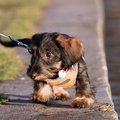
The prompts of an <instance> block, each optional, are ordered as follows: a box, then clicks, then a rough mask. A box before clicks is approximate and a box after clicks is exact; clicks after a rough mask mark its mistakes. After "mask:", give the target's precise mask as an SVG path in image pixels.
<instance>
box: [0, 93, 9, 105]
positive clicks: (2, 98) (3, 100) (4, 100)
mask: <svg viewBox="0 0 120 120" xmlns="http://www.w3.org/2000/svg"><path fill="white" fill-rule="evenodd" d="M8 101H9V98H8V96H6V95H4V94H0V104H6V103H7V102H8Z"/></svg>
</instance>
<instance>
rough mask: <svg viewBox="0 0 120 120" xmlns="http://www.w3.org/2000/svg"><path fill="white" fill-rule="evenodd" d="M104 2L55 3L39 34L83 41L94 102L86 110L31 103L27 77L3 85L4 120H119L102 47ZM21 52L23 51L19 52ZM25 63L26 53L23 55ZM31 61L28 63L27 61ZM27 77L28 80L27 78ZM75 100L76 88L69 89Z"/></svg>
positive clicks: (64, 103) (59, 0) (61, 104)
mask: <svg viewBox="0 0 120 120" xmlns="http://www.w3.org/2000/svg"><path fill="white" fill-rule="evenodd" d="M102 10H103V8H102V1H101V0H98V1H96V2H95V0H89V1H88V0H53V1H52V3H51V5H50V7H48V8H47V9H46V10H45V16H44V17H43V19H42V22H40V24H39V25H38V26H37V27H38V31H39V32H46V31H47V32H53V31H58V32H62V33H66V34H69V35H72V36H76V37H78V38H80V39H81V40H82V41H83V43H84V45H85V51H86V52H85V58H86V62H87V65H88V70H89V75H90V78H91V85H92V86H93V87H94V88H95V99H96V101H95V103H94V104H93V105H92V106H90V107H88V108H85V109H73V108H71V107H70V103H71V101H72V99H70V100H68V101H54V102H53V103H49V104H48V105H47V106H44V105H40V104H33V103H32V102H31V100H30V97H31V93H32V81H31V80H28V79H29V78H27V77H26V76H25V75H23V76H22V78H21V77H20V79H19V80H16V81H7V82H2V83H0V92H1V93H5V94H7V95H8V96H9V97H10V100H11V102H10V103H9V105H1V106H0V111H1V113H0V119H1V120H8V119H9V120H43V119H47V120H50V119H52V120H56V119H60V120H69V119H70V120H117V119H118V118H117V115H116V113H115V111H114V106H113V103H112V101H111V96H110V86H109V83H108V77H107V67H106V60H105V55H104V48H103V34H102V32H103V30H102V29H103V28H102V23H103V19H102V18H103V12H102ZM20 51H21V50H20ZM20 54H21V56H22V58H23V59H24V61H26V60H28V59H29V58H28V57H29V55H28V54H27V53H26V52H24V51H23V52H22V51H21V52H20ZM27 62H28V61H27ZM24 76H25V78H26V79H25V80H24V78H23V77H24ZM68 91H70V93H71V96H72V98H73V97H74V93H75V91H74V89H73V88H71V89H68Z"/></svg>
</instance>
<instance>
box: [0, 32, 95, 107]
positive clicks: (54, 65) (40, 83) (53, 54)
mask: <svg viewBox="0 0 120 120" xmlns="http://www.w3.org/2000/svg"><path fill="white" fill-rule="evenodd" d="M19 41H21V42H23V43H25V44H27V45H29V46H30V47H31V49H32V50H31V51H30V52H31V54H32V57H31V64H30V66H29V68H28V71H27V74H28V76H30V77H31V78H32V79H33V80H34V95H33V100H34V101H35V102H40V103H46V102H48V101H49V99H50V98H51V97H54V98H55V99H67V98H69V97H70V95H69V93H68V92H66V91H65V90H64V89H63V88H62V87H61V86H52V85H51V84H49V83H47V79H52V80H53V81H54V80H55V79H57V78H58V72H59V71H60V70H65V71H69V70H70V69H71V68H72V66H74V65H75V64H77V69H78V71H77V76H76V81H75V87H76V98H75V99H74V100H73V102H72V107H75V108H76V107H86V106H87V105H90V104H92V103H93V102H94V96H93V92H92V89H91V87H90V83H89V82H90V81H89V76H88V73H87V67H86V64H85V61H84V58H83V52H84V48H83V45H82V43H81V41H80V40H79V39H77V38H74V37H70V36H68V35H65V34H60V33H41V34H35V35H33V36H32V38H31V39H29V38H25V39H19ZM0 43H1V44H2V45H4V46H7V47H15V46H18V45H17V44H16V43H15V42H13V41H10V42H3V41H1V40H0Z"/></svg>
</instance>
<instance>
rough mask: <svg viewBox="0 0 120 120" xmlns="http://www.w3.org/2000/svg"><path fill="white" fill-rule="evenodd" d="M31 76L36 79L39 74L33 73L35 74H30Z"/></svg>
mask: <svg viewBox="0 0 120 120" xmlns="http://www.w3.org/2000/svg"><path fill="white" fill-rule="evenodd" d="M28 75H29V76H30V77H31V79H35V77H36V76H37V74H36V73H33V74H28Z"/></svg>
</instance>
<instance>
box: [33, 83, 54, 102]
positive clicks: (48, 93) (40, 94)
mask: <svg viewBox="0 0 120 120" xmlns="http://www.w3.org/2000/svg"><path fill="white" fill-rule="evenodd" d="M52 96H53V93H52V88H51V87H50V86H49V85H48V84H46V85H44V87H42V88H40V89H39V90H34V95H33V102H36V103H43V104H44V103H47V102H48V101H49V99H50V98H51V97H52Z"/></svg>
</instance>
